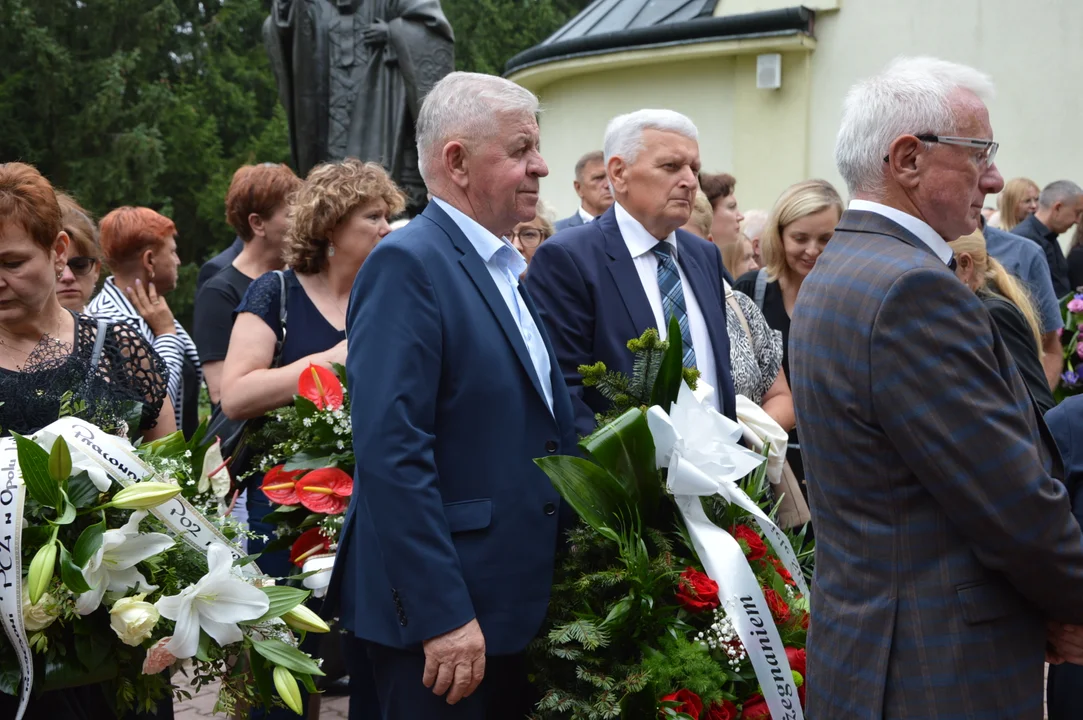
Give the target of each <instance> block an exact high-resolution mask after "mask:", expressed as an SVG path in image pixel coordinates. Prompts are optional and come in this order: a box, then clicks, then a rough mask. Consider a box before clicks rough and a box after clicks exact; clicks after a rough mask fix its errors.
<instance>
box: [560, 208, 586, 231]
mask: <svg viewBox="0 0 1083 720" xmlns="http://www.w3.org/2000/svg"><path fill="white" fill-rule="evenodd" d="M583 224H584V223H583V218H582V217H581V216H580V215H579V210H576V211H575V212H573V213H572V215H571V217H566V218H564V219H563V220H557V222H556V225H554V226H553V227H555V228H556V231H557V232H560V231H561V230H566V229H567V228H570V227H579V226H580V225H583Z"/></svg>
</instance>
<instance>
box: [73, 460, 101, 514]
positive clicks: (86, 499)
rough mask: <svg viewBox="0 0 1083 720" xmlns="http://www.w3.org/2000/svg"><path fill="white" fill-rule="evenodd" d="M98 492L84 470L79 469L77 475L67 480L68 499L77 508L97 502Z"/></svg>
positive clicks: (86, 506) (80, 508)
mask: <svg viewBox="0 0 1083 720" xmlns="http://www.w3.org/2000/svg"><path fill="white" fill-rule="evenodd" d="M99 494H100V493H99V492H98V488H97V487H95V485H94V483H93V482H92V481H91V479H90V474H89V473H88V472H87V471H86V470H81V471H80V472H79V474H78V475H76V476H75V477H73V478H71V479H70V480H68V500H69V501H70V502H71V504H72V505H74V506H75V508H76V509H77V510H82V509H83V508H88V507H91V506H93V505H95V504H97V502H98V495H99Z"/></svg>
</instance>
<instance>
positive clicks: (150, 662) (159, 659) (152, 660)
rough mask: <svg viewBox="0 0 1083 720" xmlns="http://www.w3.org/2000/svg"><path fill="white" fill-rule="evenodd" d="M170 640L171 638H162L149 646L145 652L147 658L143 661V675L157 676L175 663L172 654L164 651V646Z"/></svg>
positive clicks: (175, 659)
mask: <svg viewBox="0 0 1083 720" xmlns="http://www.w3.org/2000/svg"><path fill="white" fill-rule="evenodd" d="M172 639H173V637H172V636H170V637H164V638H162V639H161V640H159V641H158V642H156V643H154V644H153V645H151V647H150V650H147V658H146V659H145V660H144V661H143V674H144V675H157V674H158V673H160V672H162V671H163V670H165V669H166V668H168V667H169V666H170V665H172V664H173V663H175V662H177V658H175V657H173V653H171V652H169V651H168V650H166V649H165V646H166V645H167V644H168V643H169V641H170V640H172Z"/></svg>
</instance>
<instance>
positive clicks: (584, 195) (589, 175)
mask: <svg viewBox="0 0 1083 720" xmlns="http://www.w3.org/2000/svg"><path fill="white" fill-rule="evenodd" d="M574 185H575V194H576V195H578V196H579V209H578V210H576V211H575V212H574V213H572V214H571V216H569V217H566V218H564V219H563V220H557V222H556V226H555V227H556V230H557V232H560V231H561V230H564V229H565V228H570V227H579V226H580V225H585V224H587V223H589V222H591V221H593V220H594V218H596V217H598V216H599V215H601V214H602V213H604V212H605V211H606V210H608V209H609V206H610V205H612V204H613V193H612V191H611V190H610V188H609V178H607V177H606V174H605V161H604V158H603V156H602V151H601V150H595V151H594V152H589V153H587V154H586V155H584V156H583V157H581V158H579V162H577V163H576V164H575V183H574Z"/></svg>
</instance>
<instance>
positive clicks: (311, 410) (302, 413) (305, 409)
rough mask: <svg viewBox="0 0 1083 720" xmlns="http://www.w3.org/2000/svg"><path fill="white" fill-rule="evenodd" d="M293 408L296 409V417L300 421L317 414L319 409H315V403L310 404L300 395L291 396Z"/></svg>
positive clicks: (310, 402)
mask: <svg viewBox="0 0 1083 720" xmlns="http://www.w3.org/2000/svg"><path fill="white" fill-rule="evenodd" d="M293 406H294V407H295V408H297V417H299V418H301V419H302V420H304V419H305V418H307V417H312V416H313V415H315V414H316V413H317V412H319V408H317V407H316V403H314V402H312V401H311V400H309V399H308V398H306V397H301V396H300V395H294V396H293Z"/></svg>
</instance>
